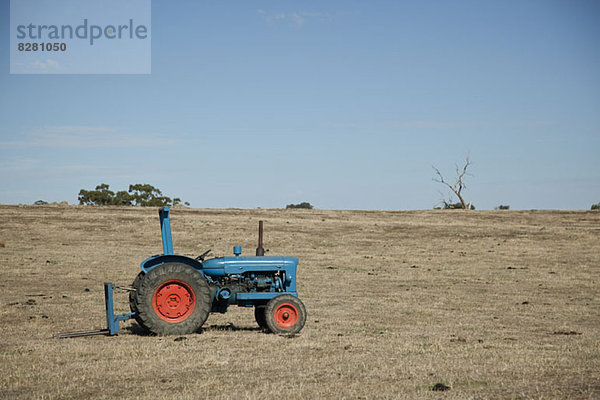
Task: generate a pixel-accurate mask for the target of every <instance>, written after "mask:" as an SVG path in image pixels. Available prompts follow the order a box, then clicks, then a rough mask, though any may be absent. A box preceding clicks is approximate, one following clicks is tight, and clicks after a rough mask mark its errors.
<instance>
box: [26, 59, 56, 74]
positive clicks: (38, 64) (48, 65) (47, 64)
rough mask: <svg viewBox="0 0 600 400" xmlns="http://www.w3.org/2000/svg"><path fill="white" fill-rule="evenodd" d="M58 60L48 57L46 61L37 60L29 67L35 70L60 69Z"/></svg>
mask: <svg viewBox="0 0 600 400" xmlns="http://www.w3.org/2000/svg"><path fill="white" fill-rule="evenodd" d="M59 67H60V66H59V64H58V61H56V60H52V59H49V58H48V59H46V61H40V60H37V59H36V60H35V61H34V62H32V63H31V64H29V69H30V70H33V71H50V70H57V69H59Z"/></svg>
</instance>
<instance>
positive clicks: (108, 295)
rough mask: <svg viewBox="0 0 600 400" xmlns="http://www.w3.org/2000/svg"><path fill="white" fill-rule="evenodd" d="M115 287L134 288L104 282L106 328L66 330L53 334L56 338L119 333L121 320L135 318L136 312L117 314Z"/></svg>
mask: <svg viewBox="0 0 600 400" xmlns="http://www.w3.org/2000/svg"><path fill="white" fill-rule="evenodd" d="M115 289H123V290H133V289H130V288H122V287H119V286H116V285H115V284H114V283H112V282H104V305H105V307H106V328H105V329H94V330H91V331H79V332H65V333H55V334H54V335H52V336H53V337H54V338H72V337H80V336H94V335H107V336H114V335H118V334H119V332H120V331H121V327H120V322H121V321H127V320H129V319H131V318H134V316H135V313H133V312H131V313H125V314H115V308H114V300H113V292H114V291H115Z"/></svg>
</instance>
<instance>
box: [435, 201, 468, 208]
mask: <svg viewBox="0 0 600 400" xmlns="http://www.w3.org/2000/svg"><path fill="white" fill-rule="evenodd" d="M442 208H443V209H444V210H474V209H475V206H474V205H473V204H470V203H469V204H467V208H463V205H462V203H461V202H458V203H448V202H446V201H444V203H443V205H442Z"/></svg>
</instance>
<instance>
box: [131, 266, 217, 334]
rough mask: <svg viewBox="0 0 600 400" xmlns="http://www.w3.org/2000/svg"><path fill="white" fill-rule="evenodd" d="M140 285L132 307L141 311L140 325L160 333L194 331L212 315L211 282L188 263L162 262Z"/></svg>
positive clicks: (134, 293) (133, 309)
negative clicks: (209, 285)
mask: <svg viewBox="0 0 600 400" xmlns="http://www.w3.org/2000/svg"><path fill="white" fill-rule="evenodd" d="M136 280H137V278H136ZM135 283H136V282H135V281H134V287H135ZM138 286H139V287H137V288H136V291H135V292H132V293H133V296H134V299H133V302H131V303H132V305H131V310H132V312H136V313H137V314H136V315H137V318H136V320H137V321H138V322H139V323H140V325H142V327H144V328H145V329H147V330H149V331H150V332H152V333H154V334H156V335H160V336H164V335H184V334H189V333H194V332H197V331H198V330H199V329H200V328H201V327H202V325H204V322H205V321H206V319H207V318H208V314H209V313H210V307H211V304H210V303H211V297H210V289H209V287H208V282H207V281H206V278H204V276H203V275H202V274H201V273H200V272H198V271H196V270H195V269H194V268H192V267H190V266H188V265H185V264H180V263H166V264H163V265H160V266H158V267H156V268H154V269H151V270H150V271H149V272H148V273H147V274H145V275H144V276H143V278H140V282H139V283H138Z"/></svg>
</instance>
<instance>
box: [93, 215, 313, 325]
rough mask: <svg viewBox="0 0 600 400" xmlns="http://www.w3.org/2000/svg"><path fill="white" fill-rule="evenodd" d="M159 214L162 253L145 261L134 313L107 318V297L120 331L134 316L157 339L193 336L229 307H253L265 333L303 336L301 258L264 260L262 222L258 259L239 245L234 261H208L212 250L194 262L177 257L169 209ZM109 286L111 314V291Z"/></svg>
mask: <svg viewBox="0 0 600 400" xmlns="http://www.w3.org/2000/svg"><path fill="white" fill-rule="evenodd" d="M159 216H160V225H161V233H162V243H163V254H158V255H155V256H152V257H150V258H148V259H146V260H144V261H143V262H142V264H141V269H142V271H141V272H140V273H139V274H138V276H137V277H136V278H135V280H134V282H133V289H132V290H131V291H130V292H129V305H130V308H131V313H130V314H124V315H122V316H113V315H111V316H110V317H109V316H108V313H109V300H108V297H107V319H109V318H110V319H111V320H113V321H115V322H116V323H117V328H116V329H117V332H118V321H117V318H121V320H125V319H128V318H131V317H133V318H135V320H136V321H137V322H138V323H139V324H140V326H142V327H143V328H144V329H146V330H148V331H150V332H152V333H154V334H156V335H183V334H188V333H193V332H196V331H198V330H199V329H200V328H201V327H202V325H203V324H204V323H205V322H206V319H207V318H208V315H209V313H211V312H219V313H225V312H226V311H227V308H228V307H229V306H230V305H237V306H240V307H249V308H251V307H254V316H255V318H256V322H257V323H258V325H259V326H260V327H261V328H263V329H264V330H268V331H271V332H273V333H277V334H283V335H293V334H296V333H298V332H300V330H301V329H302V327H303V326H304V323H305V322H306V309H305V307H304V304H303V303H302V301H301V300H300V299H299V298H298V292H297V290H296V268H297V266H298V259H297V258H296V257H266V256H264V249H263V243H262V227H263V224H262V221H260V222H259V231H258V232H259V233H258V248H257V249H256V256H255V257H243V256H241V252H242V249H241V247H240V246H235V247H234V248H233V253H234V255H233V256H232V257H218V258H210V259H207V258H206V257H207V255H208V254H209V253H210V250H207V251H205V252H204V253H202V254H201V255H199V256H198V257H196V258H192V257H187V256H183V255H179V254H174V253H173V241H172V238H171V223H170V218H169V207H163V208H160V209H159ZM105 285H111V284H108V283H107V284H105ZM112 287H114V285H113V286H112ZM106 288H107V289H105V290H106V291H107V292H106V294H107V295H110V303H111V304H110V312H111V313H112V289H110V287H109V286H106ZM108 290H110V293H108ZM110 324H111V322H110V321H109V329H110V330H111V334H112V333H113V330H112V328H111V325H110Z"/></svg>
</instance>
